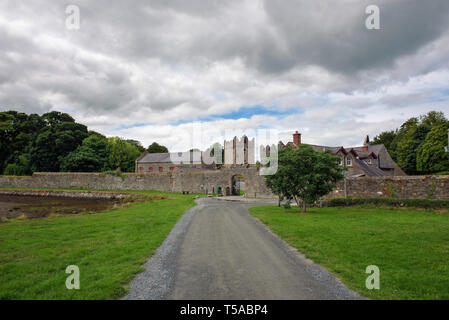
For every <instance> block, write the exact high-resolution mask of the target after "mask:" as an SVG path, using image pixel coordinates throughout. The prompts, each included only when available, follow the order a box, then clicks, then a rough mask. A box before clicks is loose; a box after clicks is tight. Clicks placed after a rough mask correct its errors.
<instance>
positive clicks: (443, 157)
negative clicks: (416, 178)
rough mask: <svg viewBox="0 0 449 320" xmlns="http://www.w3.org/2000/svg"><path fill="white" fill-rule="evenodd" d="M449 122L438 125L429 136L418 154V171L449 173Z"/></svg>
mask: <svg viewBox="0 0 449 320" xmlns="http://www.w3.org/2000/svg"><path fill="white" fill-rule="evenodd" d="M448 129H449V122H446V123H443V124H438V125H436V126H434V127H433V128H432V130H431V131H430V132H429V133H428V134H427V136H426V139H425V140H424V142H423V143H422V144H421V145H420V146H419V148H418V153H417V169H418V171H420V172H422V173H438V172H442V171H449V159H448V154H447V153H446V151H445V150H444V147H445V146H448V131H447V130H448Z"/></svg>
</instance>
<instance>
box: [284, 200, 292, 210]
mask: <svg viewBox="0 0 449 320" xmlns="http://www.w3.org/2000/svg"><path fill="white" fill-rule="evenodd" d="M282 206H283V207H284V208H285V209H290V208H291V207H292V205H291V204H290V201H287V202H286V203H284V204H283V205H282Z"/></svg>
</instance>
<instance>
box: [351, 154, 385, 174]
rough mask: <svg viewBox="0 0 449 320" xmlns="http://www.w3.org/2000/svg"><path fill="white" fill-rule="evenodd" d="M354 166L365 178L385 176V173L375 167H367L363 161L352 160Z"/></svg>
mask: <svg viewBox="0 0 449 320" xmlns="http://www.w3.org/2000/svg"><path fill="white" fill-rule="evenodd" d="M354 164H355V165H356V166H357V167H359V168H360V169H361V170H362V171H363V172H365V174H366V175H367V176H385V175H386V173H385V172H384V171H383V170H382V169H379V168H378V167H376V166H369V165H367V164H366V163H365V161H363V160H360V159H357V158H356V159H354Z"/></svg>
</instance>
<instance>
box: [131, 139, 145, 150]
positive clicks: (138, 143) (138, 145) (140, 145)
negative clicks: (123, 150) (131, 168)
mask: <svg viewBox="0 0 449 320" xmlns="http://www.w3.org/2000/svg"><path fill="white" fill-rule="evenodd" d="M126 142H128V143H129V144H132V145H133V146H136V147H137V149H139V151H140V153H143V152H145V151H146V149H145V148H144V147H143V146H142V144H141V143H140V141H137V140H133V139H128V140H126Z"/></svg>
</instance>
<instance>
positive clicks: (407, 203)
mask: <svg viewBox="0 0 449 320" xmlns="http://www.w3.org/2000/svg"><path fill="white" fill-rule="evenodd" d="M359 205H376V206H390V207H415V208H426V209H441V208H449V200H429V199H393V198H333V199H329V200H328V201H327V206H329V207H348V206H359Z"/></svg>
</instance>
